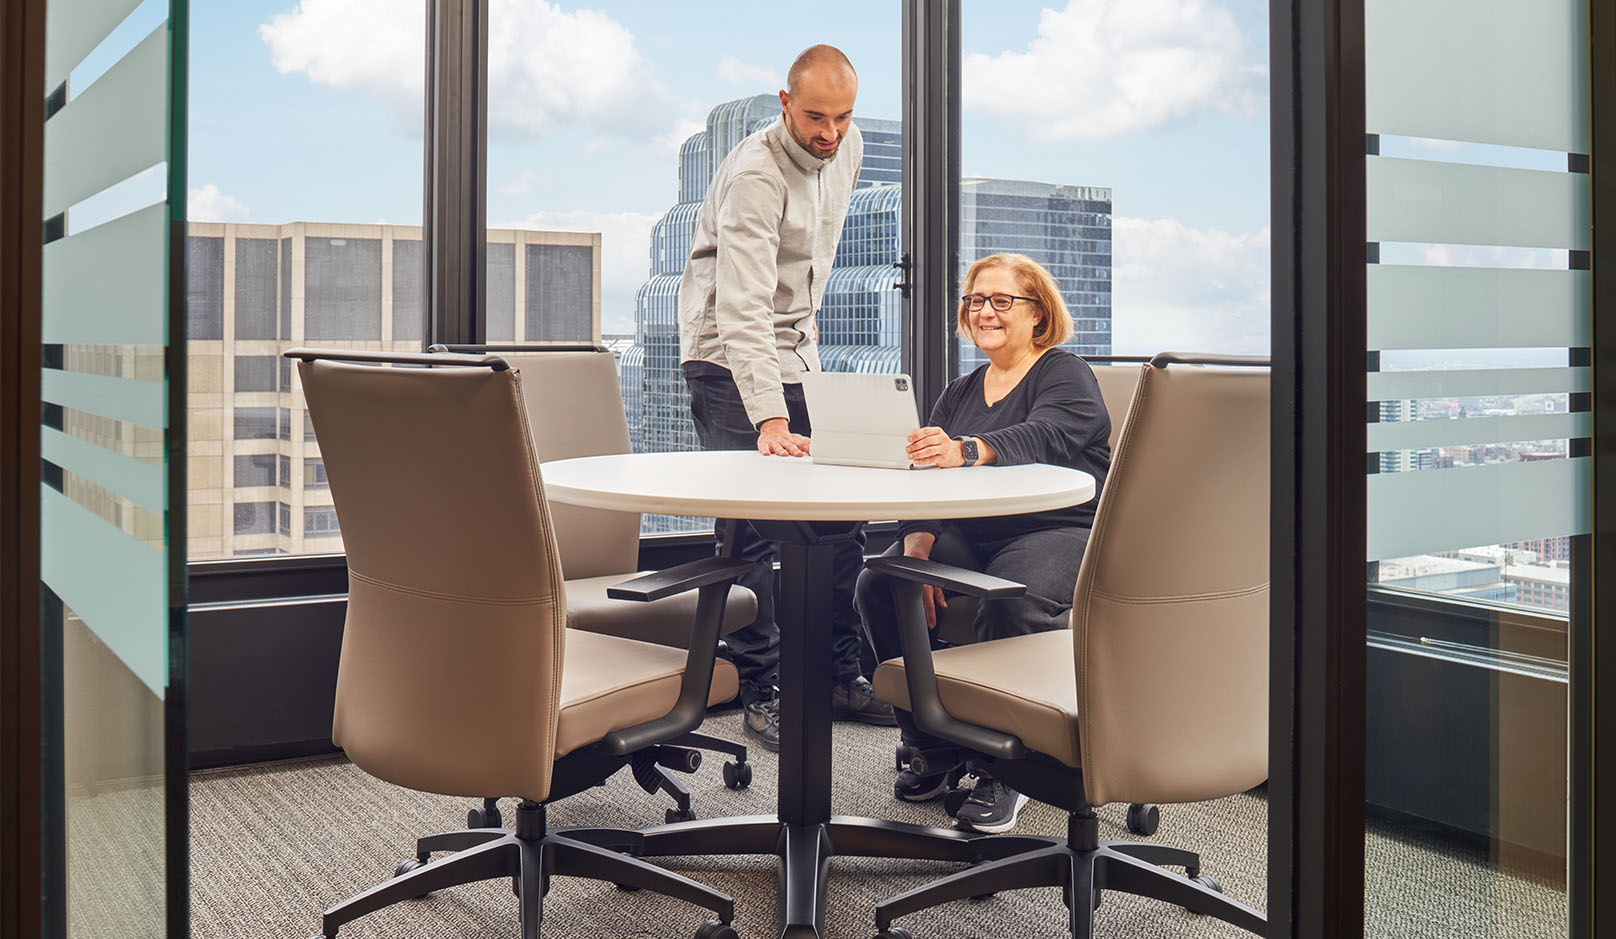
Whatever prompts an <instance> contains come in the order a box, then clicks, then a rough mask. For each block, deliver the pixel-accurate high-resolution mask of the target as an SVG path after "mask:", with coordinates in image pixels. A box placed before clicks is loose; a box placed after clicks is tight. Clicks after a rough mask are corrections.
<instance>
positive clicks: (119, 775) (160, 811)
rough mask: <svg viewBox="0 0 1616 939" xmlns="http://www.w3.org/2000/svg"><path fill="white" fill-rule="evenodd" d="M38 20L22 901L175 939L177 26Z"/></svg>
mask: <svg viewBox="0 0 1616 939" xmlns="http://www.w3.org/2000/svg"><path fill="white" fill-rule="evenodd" d="M45 11H46V44H45V80H46V87H45V88H43V89H40V93H41V94H43V95H44V98H45V101H46V107H45V117H46V120H45V127H44V191H43V203H44V205H43V210H44V216H45V217H44V219H43V226H44V248H43V252H42V278H41V283H42V289H41V301H40V310H41V325H42V330H41V333H42V339H43V343H44V347H43V350H42V359H43V361H42V364H43V366H44V368H43V369H42V371H41V372H40V373H39V382H40V384H39V388H40V393H41V397H42V399H43V402H44V407H43V411H42V413H41V414H40V421H41V426H40V427H39V434H40V451H41V456H42V457H43V461H42V464H41V470H42V482H43V485H41V486H40V487H39V490H38V495H37V498H38V499H39V500H40V501H39V518H40V532H41V537H40V543H39V545H38V550H39V558H40V580H41V586H42V588H43V589H42V603H41V609H40V610H39V614H40V616H41V625H42V642H41V647H42V655H41V659H40V661H39V662H38V663H37V665H36V667H41V668H42V687H43V692H44V696H43V700H42V702H41V703H42V713H43V714H44V715H45V718H44V727H43V731H44V733H43V734H42V736H43V739H44V741H45V743H44V754H45V755H44V761H43V763H44V771H43V773H42V785H43V789H44V792H43V799H42V803H43V804H42V805H40V806H37V807H36V808H37V809H38V810H39V811H40V812H41V819H42V826H43V832H44V834H43V839H42V840H43V842H44V850H43V854H44V857H43V858H42V859H36V862H38V861H42V862H43V863H42V868H43V871H44V878H45V881H44V889H43V896H42V897H35V898H27V897H19V898H17V899H18V901H19V902H29V901H30V899H32V902H40V901H41V900H43V903H44V911H43V920H44V923H43V934H44V935H49V936H60V937H86V939H88V937H102V936H105V937H113V936H117V937H131V939H133V937H157V936H164V935H170V936H173V935H179V934H180V932H179V931H177V929H183V926H184V923H185V922H186V913H187V901H186V896H187V875H186V847H187V846H186V834H185V830H186V805H187V803H186V792H187V788H186V787H187V783H186V776H185V739H186V738H185V723H184V717H185V713H184V701H185V682H186V674H185V663H186V659H185V649H186V645H185V610H184V599H185V588H184V555H183V552H182V548H183V544H184V538H183V535H182V534H181V533H182V532H183V531H184V521H185V500H184V488H183V486H184V480H185V475H184V465H183V462H182V461H181V456H182V450H181V446H180V440H181V439H183V435H184V422H183V415H184V412H183V411H181V410H180V407H181V406H182V402H183V400H184V388H185V384H184V380H185V374H184V370H183V368H180V369H179V370H177V371H175V370H171V369H172V368H173V363H175V362H176V361H177V360H176V359H174V358H173V357H171V355H170V353H171V352H172V351H174V348H175V347H176V346H177V345H179V344H182V343H183V341H184V335H183V333H181V332H180V331H179V329H178V328H177V327H178V325H179V324H180V323H182V322H183V320H182V319H181V318H180V317H179V316H177V315H175V314H176V311H177V310H178V309H179V307H178V303H177V300H178V298H177V297H176V296H175V295H174V294H175V292H176V291H177V290H178V289H179V285H178V282H177V279H176V278H174V276H173V273H174V272H175V271H179V270H183V268H182V266H181V265H182V263H183V260H182V259H181V258H180V257H176V256H175V254H176V252H177V251H178V250H179V249H180V242H179V239H178V237H177V235H178V232H179V229H180V228H181V227H182V225H183V220H184V206H183V205H182V204H180V202H179V197H180V195H181V193H182V192H183V186H184V180H185V55H186V52H185V50H186V15H185V13H186V10H185V4H183V3H182V4H175V5H171V4H169V3H167V2H156V0H152V2H146V3H137V2H73V0H54V2H51V3H49V4H46V5H45ZM11 132H12V129H10V128H8V130H7V133H11ZM32 133H33V131H32V129H30V131H29V134H30V135H31V134H32ZM109 140H116V141H117V145H116V146H108V145H107V142H108V141H109ZM36 224H38V223H36ZM8 237H9V233H8ZM7 315H8V316H10V315H18V313H17V311H8V312H7ZM8 625H9V624H8ZM9 824H10V822H9V821H8V825H9Z"/></svg>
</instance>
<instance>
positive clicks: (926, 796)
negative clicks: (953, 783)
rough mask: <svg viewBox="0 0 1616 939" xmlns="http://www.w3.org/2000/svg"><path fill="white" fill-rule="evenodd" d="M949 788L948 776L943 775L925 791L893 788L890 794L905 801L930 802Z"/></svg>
mask: <svg viewBox="0 0 1616 939" xmlns="http://www.w3.org/2000/svg"><path fill="white" fill-rule="evenodd" d="M950 788H952V787H950V786H949V785H948V778H947V777H946V776H945V777H944V778H942V779H940V780H938V782H937V785H936V786H935V787H933V788H931V789H928V790H926V791H925V792H898V791H897V790H895V789H894V790H893V792H892V794H893V795H895V796H897V797H898V798H900V799H902V800H903V801H905V802H930V801H931V800H933V799H935V798H937V797H938V796H940V795H942V794H943V793H945V792H947V791H948V790H949V789H950Z"/></svg>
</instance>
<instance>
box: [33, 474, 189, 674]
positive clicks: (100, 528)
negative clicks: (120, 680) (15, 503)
mask: <svg viewBox="0 0 1616 939" xmlns="http://www.w3.org/2000/svg"><path fill="white" fill-rule="evenodd" d="M39 499H40V505H39V512H40V538H39V542H40V577H41V579H42V580H43V581H44V582H45V584H46V585H47V586H49V587H50V589H51V590H52V591H54V592H55V593H56V595H57V596H59V597H61V598H62V602H63V603H65V604H66V605H67V606H68V607H69V608H70V609H72V610H73V612H74V613H77V614H78V615H79V618H81V619H83V620H84V623H85V625H86V626H88V627H89V628H90V629H91V630H92V631H93V632H94V633H95V634H96V636H97V637H99V638H100V639H101V641H102V642H104V643H106V644H107V648H109V649H111V650H112V651H113V653H114V654H115V655H117V656H118V658H119V659H121V660H122V661H123V663H124V664H125V665H127V666H129V670H130V671H132V672H134V673H135V675H136V676H137V677H139V678H140V680H141V681H142V682H144V683H145V685H146V687H148V688H150V689H151V690H152V693H153V694H156V695H157V696H158V698H159V699H161V698H162V697H163V686H164V685H165V684H166V683H167V678H168V655H167V653H168V626H167V617H168V597H167V594H166V592H165V591H166V590H167V587H168V577H167V573H166V570H167V569H166V567H165V565H164V562H163V555H162V552H160V551H158V550H157V549H156V548H153V547H151V546H149V545H145V544H142V543H140V542H139V541H136V540H135V539H134V538H132V537H130V536H129V535H128V534H125V533H124V532H122V531H120V530H118V529H117V528H115V527H113V526H112V525H109V524H108V523H106V522H104V521H102V520H101V519H99V518H97V517H96V516H95V515H94V514H93V513H91V512H90V511H89V510H88V509H86V508H84V507H83V506H81V505H79V504H78V503H76V502H74V501H73V500H72V499H69V498H68V497H66V496H64V495H62V494H61V493H60V492H57V491H56V490H55V489H52V488H51V487H49V486H41V487H40V497H39Z"/></svg>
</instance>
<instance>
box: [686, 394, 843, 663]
mask: <svg viewBox="0 0 1616 939" xmlns="http://www.w3.org/2000/svg"><path fill="white" fill-rule="evenodd" d="M684 376H685V384H686V385H688V386H689V388H690V416H691V417H692V418H693V419H694V420H695V423H696V435H697V436H698V437H700V438H701V446H702V449H704V450H754V451H755V450H756V449H757V439H758V432H757V430H756V429H755V428H754V427H753V426H752V422H751V420H750V419H749V418H748V417H747V416H746V408H745V407H744V406H743V405H742V404H741V393H740V390H739V389H737V388H736V387H735V380H734V379H733V378H732V377H730V373H729V372H728V370H726V369H723V368H719V367H718V366H715V365H712V364H710V363H705V362H700V363H697V362H686V363H685V366H684ZM785 395H786V410H787V411H789V412H790V414H789V419H790V422H791V432H792V433H795V434H802V435H803V436H805V437H811V436H812V434H811V433H810V428H809V426H808V408H807V405H805V404H804V403H803V399H802V385H800V384H795V385H786V386H785ZM775 459H787V458H786V457H776V458H775ZM718 537H719V543H718V552H719V554H721V555H726V556H731V557H737V558H740V559H741V560H744V561H750V562H751V563H752V570H751V571H750V572H749V573H747V574H746V575H745V576H744V577H742V578H741V579H740V581H739V583H740V584H741V586H743V587H746V588H747V589H749V590H751V591H752V593H754V594H756V595H757V606H758V614H757V619H755V620H753V621H752V624H751V625H750V626H744V627H742V628H740V629H737V630H736V631H734V632H732V633H730V634H729V635H728V636H725V637H724V643H725V645H727V646H728V647H729V658H730V661H731V662H733V663H735V669H736V671H738V672H740V675H741V681H743V682H751V683H753V684H757V685H773V684H775V683H776V682H778V681H779V678H780V627H779V625H777V624H776V623H775V621H774V601H775V597H774V562H775V559H776V558H777V557H778V555H779V550H778V548H776V546H775V544H774V542H772V541H768V540H767V539H765V538H763V537H762V536H760V535H759V534H758V533H757V531H756V530H755V529H753V527H752V525H751V524H750V523H749V522H745V521H739V522H734V523H730V524H726V523H725V521H724V520H719V522H718ZM732 540H733V541H734V544H733V545H732V544H731V543H730V542H731V541H732ZM863 566H864V532H862V531H860V532H859V533H858V534H857V535H856V536H855V537H854V538H853V539H852V540H850V541H847V542H845V543H843V544H841V545H839V546H838V547H837V550H836V560H835V565H834V578H835V584H834V588H833V590H832V594H831V624H830V626H831V678H832V679H833V680H835V681H836V682H837V683H838V684H839V683H842V682H845V681H849V680H851V679H852V678H854V677H856V676H857V675H858V674H859V650H860V649H861V648H862V646H863V634H862V632H861V631H860V626H859V617H858V614H857V613H855V612H854V611H853V584H854V582H855V581H856V580H857V579H858V574H859V570H860V568H862V567H863ZM810 628H813V627H812V626H810Z"/></svg>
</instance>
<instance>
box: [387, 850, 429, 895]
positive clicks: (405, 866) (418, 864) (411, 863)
mask: <svg viewBox="0 0 1616 939" xmlns="http://www.w3.org/2000/svg"><path fill="white" fill-rule="evenodd" d="M425 866H426V862H425V861H423V860H421V859H420V858H418V857H412V858H410V859H409V860H407V861H401V862H399V865H398V866H397V867H395V868H393V876H394V877H403V876H404V875H405V874H408V873H409V872H410V871H415V870H420V869H421V868H423V867H425ZM425 896H426V894H425V893H418V894H416V895H415V899H417V900H420V899H422V898H423V897H425Z"/></svg>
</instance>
